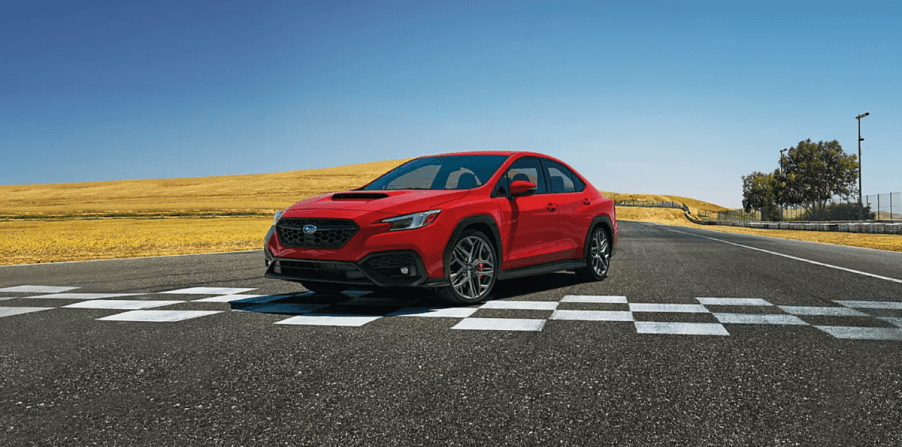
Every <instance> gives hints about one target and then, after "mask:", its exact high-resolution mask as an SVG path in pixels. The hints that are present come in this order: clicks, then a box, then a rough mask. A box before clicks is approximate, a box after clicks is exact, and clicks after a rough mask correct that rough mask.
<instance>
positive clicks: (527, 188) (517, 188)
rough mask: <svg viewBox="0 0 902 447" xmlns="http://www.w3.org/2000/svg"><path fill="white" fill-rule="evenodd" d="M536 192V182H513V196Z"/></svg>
mask: <svg viewBox="0 0 902 447" xmlns="http://www.w3.org/2000/svg"><path fill="white" fill-rule="evenodd" d="M535 193H536V184H535V183H533V182H524V181H522V180H515V181H513V182H512V183H511V197H520V196H529V195H533V194H535Z"/></svg>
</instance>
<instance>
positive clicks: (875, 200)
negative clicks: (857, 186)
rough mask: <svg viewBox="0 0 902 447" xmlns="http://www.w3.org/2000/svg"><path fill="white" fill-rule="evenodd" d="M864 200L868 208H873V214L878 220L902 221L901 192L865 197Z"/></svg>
mask: <svg viewBox="0 0 902 447" xmlns="http://www.w3.org/2000/svg"><path fill="white" fill-rule="evenodd" d="M862 200H863V201H864V203H865V205H866V206H868V207H870V208H871V212H873V213H874V214H875V215H876V217H877V219H878V220H884V219H885V220H900V219H902V193H900V192H891V193H887V194H875V195H873V196H865V197H864V198H863V199H862Z"/></svg>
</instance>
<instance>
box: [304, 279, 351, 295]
mask: <svg viewBox="0 0 902 447" xmlns="http://www.w3.org/2000/svg"><path fill="white" fill-rule="evenodd" d="M301 285H302V286H304V288H305V289H307V290H309V291H311V292H313V293H320V294H325V295H337V294H339V293H341V292H344V291H345V290H347V289H348V286H346V285H344V284H337V283H331V282H316V281H304V282H302V283H301Z"/></svg>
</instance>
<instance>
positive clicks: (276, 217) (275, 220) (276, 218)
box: [272, 210, 285, 225]
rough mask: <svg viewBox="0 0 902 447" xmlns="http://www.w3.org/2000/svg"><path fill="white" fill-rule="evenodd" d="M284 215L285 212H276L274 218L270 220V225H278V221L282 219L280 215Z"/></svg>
mask: <svg viewBox="0 0 902 447" xmlns="http://www.w3.org/2000/svg"><path fill="white" fill-rule="evenodd" d="M283 214H285V210H279V211H276V215H275V217H273V218H272V224H273V225H275V224H277V223H279V219H281V218H282V215H283Z"/></svg>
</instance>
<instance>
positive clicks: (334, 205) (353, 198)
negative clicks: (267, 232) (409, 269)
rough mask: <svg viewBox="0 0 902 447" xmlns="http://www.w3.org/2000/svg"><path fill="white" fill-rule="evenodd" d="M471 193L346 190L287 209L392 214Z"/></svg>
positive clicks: (321, 196) (299, 203) (290, 210)
mask: <svg viewBox="0 0 902 447" xmlns="http://www.w3.org/2000/svg"><path fill="white" fill-rule="evenodd" d="M468 193H470V191H469V190H465V191H359V190H358V191H345V192H339V193H331V194H323V195H319V196H315V197H310V198H309V199H305V200H302V201H300V202H298V203H295V204H294V205H293V206H291V207H290V208H288V210H286V215H288V214H292V212H304V214H308V213H309V212H310V211H320V210H321V211H370V212H379V213H385V214H390V215H397V214H407V213H416V212H419V211H428V210H431V209H434V208H435V207H437V206H439V205H441V204H443V203H447V202H450V201H452V200H456V199H460V198H462V197H464V196H466V195H467V194H468Z"/></svg>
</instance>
